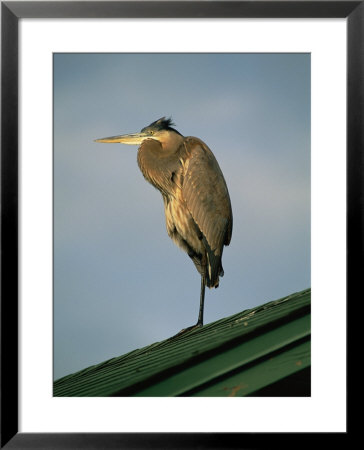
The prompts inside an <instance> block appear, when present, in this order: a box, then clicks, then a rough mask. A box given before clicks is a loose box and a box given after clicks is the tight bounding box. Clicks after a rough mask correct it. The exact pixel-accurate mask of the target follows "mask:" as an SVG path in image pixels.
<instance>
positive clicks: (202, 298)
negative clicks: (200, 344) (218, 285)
mask: <svg viewBox="0 0 364 450" xmlns="http://www.w3.org/2000/svg"><path fill="white" fill-rule="evenodd" d="M204 303H205V277H204V276H201V293H200V311H199V313H198V320H197V323H196V325H192V327H188V328H183V329H182V330H181V331H180V332H179V333H177V334H175V335H174V336H172V337H170V338H169V339H174V338H175V337H178V336H181V334H184V333H186V332H187V331H191V330H194V329H195V328H197V327H202V325H203V307H204Z"/></svg>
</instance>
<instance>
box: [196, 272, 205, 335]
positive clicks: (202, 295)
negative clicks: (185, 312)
mask: <svg viewBox="0 0 364 450" xmlns="http://www.w3.org/2000/svg"><path fill="white" fill-rule="evenodd" d="M204 303H205V277H204V276H203V275H202V276H201V293H200V311H199V313H198V320H197V324H196V325H197V326H198V327H202V325H203V308H204Z"/></svg>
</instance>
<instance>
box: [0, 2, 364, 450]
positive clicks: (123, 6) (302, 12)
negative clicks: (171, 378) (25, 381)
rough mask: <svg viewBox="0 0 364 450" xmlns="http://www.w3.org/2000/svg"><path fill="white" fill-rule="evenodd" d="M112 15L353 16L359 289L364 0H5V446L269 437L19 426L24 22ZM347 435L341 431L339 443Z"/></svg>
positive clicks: (351, 198)
mask: <svg viewBox="0 0 364 450" xmlns="http://www.w3.org/2000/svg"><path fill="white" fill-rule="evenodd" d="M109 17H113V18H116V17H120V18H137V17H138V18H141V17H143V18H236V17H244V18H346V19H347V111H348V113H347V180H348V182H347V303H348V304H349V303H350V301H355V300H356V297H357V292H360V291H359V289H358V287H359V282H360V281H361V279H362V276H363V273H364V270H363V269H364V263H363V248H364V246H363V229H364V227H363V225H364V224H363V211H364V210H363V199H364V183H363V175H362V174H363V169H364V164H363V156H364V151H363V149H364V1H330V0H328V1H213V2H210V1H193V2H191V1H187V2H186V1H171V2H165V1H161V2H158V1H124V2H122V1H121V2H119V1H113V2H108V1H93V2H90V1H84V2H82V1H81V2H80V1H72V2H62V1H59V2H58V1H57V2H47V1H38V2H33V1H27V2H24V1H8V2H7V1H4V2H1V92H2V94H1V205H2V206H1V448H9V449H10V448H12V449H25V448H37V449H38V448H39V449H41V448H44V449H50V448H52V449H66V448H67V449H72V448H74V449H76V448H77V449H96V448H103V449H107V448H120V449H123V448H135V449H136V448H149V447H150V448H224V449H225V448H250V447H252V448H257V447H262V446H263V442H266V445H268V444H267V443H268V441H269V442H270V443H271V442H272V439H274V437H276V435H275V434H255V433H248V434H244V435H243V436H242V434H243V433H196V434H190V433H152V434H151V433H137V434H131V433H19V432H18V412H19V411H18V400H19V398H18V332H19V329H18V262H19V261H18V250H19V246H18V220H19V217H18V182H19V179H18V75H19V74H18V22H19V19H21V18H109ZM348 350H349V347H348ZM348 430H349V428H348ZM347 436H348V433H340V434H339V435H338V436H335V439H336V441H335V443H339V442H340V440H341V439H342V438H346V437H347ZM317 437H318V436H317V435H316V437H315V439H317ZM326 437H327V436H326ZM290 439H292V443H293V442H294V443H295V445H296V444H297V442H298V441H297V435H292V434H290V435H286V436H285V437H284V440H283V443H288V442H289V440H290ZM306 439H309V435H308V434H307V435H303V436H301V437H300V441H299V444H300V445H302V444H303V443H304V442H305V440H306ZM315 443H317V440H316V441H315ZM270 445H271V444H270ZM270 445H269V447H270Z"/></svg>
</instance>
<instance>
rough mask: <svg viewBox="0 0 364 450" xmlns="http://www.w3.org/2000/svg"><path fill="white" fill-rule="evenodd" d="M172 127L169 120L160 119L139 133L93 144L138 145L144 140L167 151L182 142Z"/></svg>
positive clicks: (103, 139) (114, 137) (104, 139)
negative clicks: (155, 142) (157, 142)
mask: <svg viewBox="0 0 364 450" xmlns="http://www.w3.org/2000/svg"><path fill="white" fill-rule="evenodd" d="M173 125H174V123H173V122H172V120H171V119H166V118H165V117H162V118H160V119H158V120H156V121H155V122H153V123H151V124H150V125H148V126H147V127H144V128H143V129H142V130H141V132H140V133H132V134H122V135H120V136H110V137H106V138H102V139H95V142H101V143H104V144H129V145H140V144H141V143H142V142H144V141H145V140H146V139H153V140H156V141H159V142H160V143H161V145H162V147H163V149H167V148H171V147H174V146H177V145H179V143H180V142H181V141H182V140H183V136H182V135H181V133H179V132H178V131H177V130H175V129H174V128H172V126H173Z"/></svg>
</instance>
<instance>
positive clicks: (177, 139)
mask: <svg viewBox="0 0 364 450" xmlns="http://www.w3.org/2000/svg"><path fill="white" fill-rule="evenodd" d="M159 142H160V143H161V146H162V149H163V151H164V152H166V153H173V152H174V151H175V150H176V149H178V148H179V147H180V146H181V144H182V142H183V136H181V135H180V134H177V133H168V134H167V133H166V134H165V135H163V136H160V138H159Z"/></svg>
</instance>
